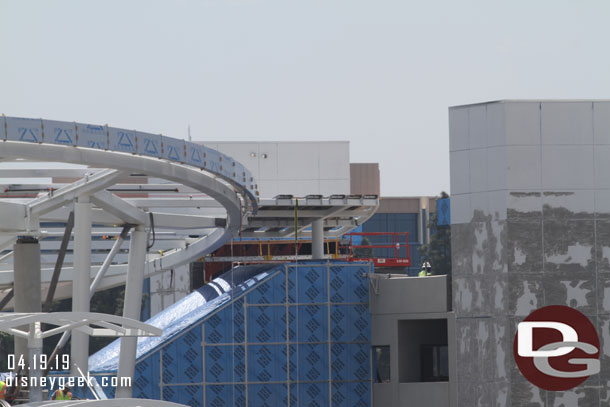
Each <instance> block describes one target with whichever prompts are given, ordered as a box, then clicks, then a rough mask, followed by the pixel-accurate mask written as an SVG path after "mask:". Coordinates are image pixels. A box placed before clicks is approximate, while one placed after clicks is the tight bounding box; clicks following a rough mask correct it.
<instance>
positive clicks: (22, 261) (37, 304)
mask: <svg viewBox="0 0 610 407" xmlns="http://www.w3.org/2000/svg"><path fill="white" fill-rule="evenodd" d="M13 267H14V269H13V270H14V280H15V285H14V289H15V295H14V299H15V312H41V310H42V298H41V295H40V288H41V280H40V244H39V243H38V240H37V239H34V238H32V237H27V236H26V237H20V238H18V239H17V243H15V245H14V246H13ZM22 328H23V330H27V327H22ZM28 354H29V352H28V341H27V339H25V338H17V337H15V360H20V358H21V357H23V360H29V356H28Z"/></svg>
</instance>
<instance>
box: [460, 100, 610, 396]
mask: <svg viewBox="0 0 610 407" xmlns="http://www.w3.org/2000/svg"><path fill="white" fill-rule="evenodd" d="M449 128H450V158H451V222H452V226H451V228H452V267H453V276H452V280H453V281H452V286H453V309H454V312H455V316H456V321H455V338H456V358H457V383H456V386H457V404H456V405H458V406H464V407H471V406H596V407H597V406H600V405H607V403H608V400H609V399H610V393H609V392H608V389H609V387H610V360H609V358H610V101H590V100H579V101H545V100H540V101H499V102H490V103H482V104H475V105H467V106H457V107H453V108H450V109H449ZM546 305H566V306H569V307H573V308H575V309H577V310H579V311H581V312H582V313H584V314H585V315H586V316H587V317H588V318H589V319H590V320H591V321H592V322H593V324H595V325H596V327H597V329H598V332H599V336H600V340H601V356H600V357H601V373H600V374H598V375H594V376H591V377H590V378H589V379H587V380H586V381H585V382H584V383H583V384H582V385H580V386H579V387H577V388H575V389H572V390H569V391H565V392H547V391H544V390H541V389H539V388H538V387H535V386H534V385H532V384H531V383H529V382H528V381H527V380H526V379H525V378H524V377H523V376H522V375H521V374H520V372H519V370H518V369H517V367H516V364H515V362H514V358H513V355H512V346H513V337H514V335H515V330H516V325H517V323H518V322H520V321H521V320H523V318H525V317H526V316H527V315H528V314H529V313H530V312H532V311H533V310H535V309H537V308H540V307H543V306H546Z"/></svg>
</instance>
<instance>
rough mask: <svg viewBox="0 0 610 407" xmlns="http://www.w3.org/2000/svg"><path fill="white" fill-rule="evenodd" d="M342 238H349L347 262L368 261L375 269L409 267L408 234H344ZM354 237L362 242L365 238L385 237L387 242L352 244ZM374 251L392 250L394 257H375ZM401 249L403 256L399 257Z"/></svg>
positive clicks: (409, 249) (409, 248) (409, 247)
mask: <svg viewBox="0 0 610 407" xmlns="http://www.w3.org/2000/svg"><path fill="white" fill-rule="evenodd" d="M344 237H345V238H349V246H348V248H349V257H348V260H349V261H369V262H372V263H374V264H375V267H409V266H411V246H409V232H352V233H347V234H345V235H344ZM355 237H361V238H362V240H364V239H365V238H367V237H370V238H372V239H374V238H376V237H377V238H379V237H386V239H384V240H387V242H383V243H370V242H369V244H354V238H355ZM367 240H368V239H367ZM376 249H377V250H378V249H392V250H393V254H394V255H393V256H389V257H385V256H377V255H375V250H376ZM401 249H404V255H401Z"/></svg>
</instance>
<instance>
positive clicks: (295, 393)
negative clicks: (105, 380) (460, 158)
mask: <svg viewBox="0 0 610 407" xmlns="http://www.w3.org/2000/svg"><path fill="white" fill-rule="evenodd" d="M372 271H373V270H372V265H370V264H366V263H347V262H334V261H330V262H329V261H323V262H319V261H310V262H300V263H298V264H292V263H291V264H282V265H273V266H269V265H266V266H262V267H261V266H258V267H256V266H254V267H253V266H250V267H241V268H236V269H234V270H232V271H230V272H228V273H226V274H225V275H223V276H222V277H221V278H220V279H216V280H214V281H213V282H212V283H210V284H208V285H206V286H204V287H203V288H202V289H200V290H199V291H197V292H194V293H192V294H190V295H189V296H187V297H186V298H184V299H182V300H181V301H179V302H178V303H176V304H174V305H173V306H171V307H169V308H168V309H166V310H165V311H163V312H162V313H160V314H158V315H156V316H154V317H153V318H151V320H149V321H148V323H151V324H152V325H155V326H159V327H162V328H163V329H164V333H163V336H161V337H159V338H140V339H139V340H138V351H137V363H136V373H135V377H134V383H133V388H134V394H133V396H134V397H138V398H152V399H160V400H166V401H172V402H176V403H182V404H186V405H189V406H192V407H200V406H211V407H225V406H227V407H228V406H231V407H233V406H244V407H245V406H253V407H254V406H255V407H267V406H269V407H271V406H273V407H284V406H286V407H289V406H290V407H293V406H303V407H305V406H307V407H311V406H313V407H316V406H318V407H322V406H332V407H368V406H370V405H371V363H372V362H371V317H370V309H369V278H368V276H369V274H370V273H372ZM118 347H119V343H118V341H115V342H113V343H112V344H110V345H109V346H108V347H106V348H104V349H102V350H101V351H99V352H98V353H96V354H95V355H92V356H91V357H90V359H89V369H90V371H91V372H92V375H95V376H114V375H116V370H117V366H118ZM104 390H105V391H106V393H107V395H108V396H109V397H111V396H113V393H114V389H113V388H108V387H106V388H104Z"/></svg>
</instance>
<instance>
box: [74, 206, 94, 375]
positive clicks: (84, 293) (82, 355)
mask: <svg viewBox="0 0 610 407" xmlns="http://www.w3.org/2000/svg"><path fill="white" fill-rule="evenodd" d="M90 283H91V202H90V201H89V196H87V195H81V196H79V197H78V199H77V201H76V203H75V204H74V276H73V281H72V311H74V312H89V284H90ZM71 362H72V365H73V366H72V370H71V373H72V375H73V376H77V375H78V371H77V369H76V366H78V367H79V368H80V369H81V370H82V371H83V373H84V374H87V372H88V371H89V366H88V362H89V336H88V335H87V334H85V333H83V332H78V331H75V332H73V334H72V349H71Z"/></svg>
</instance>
